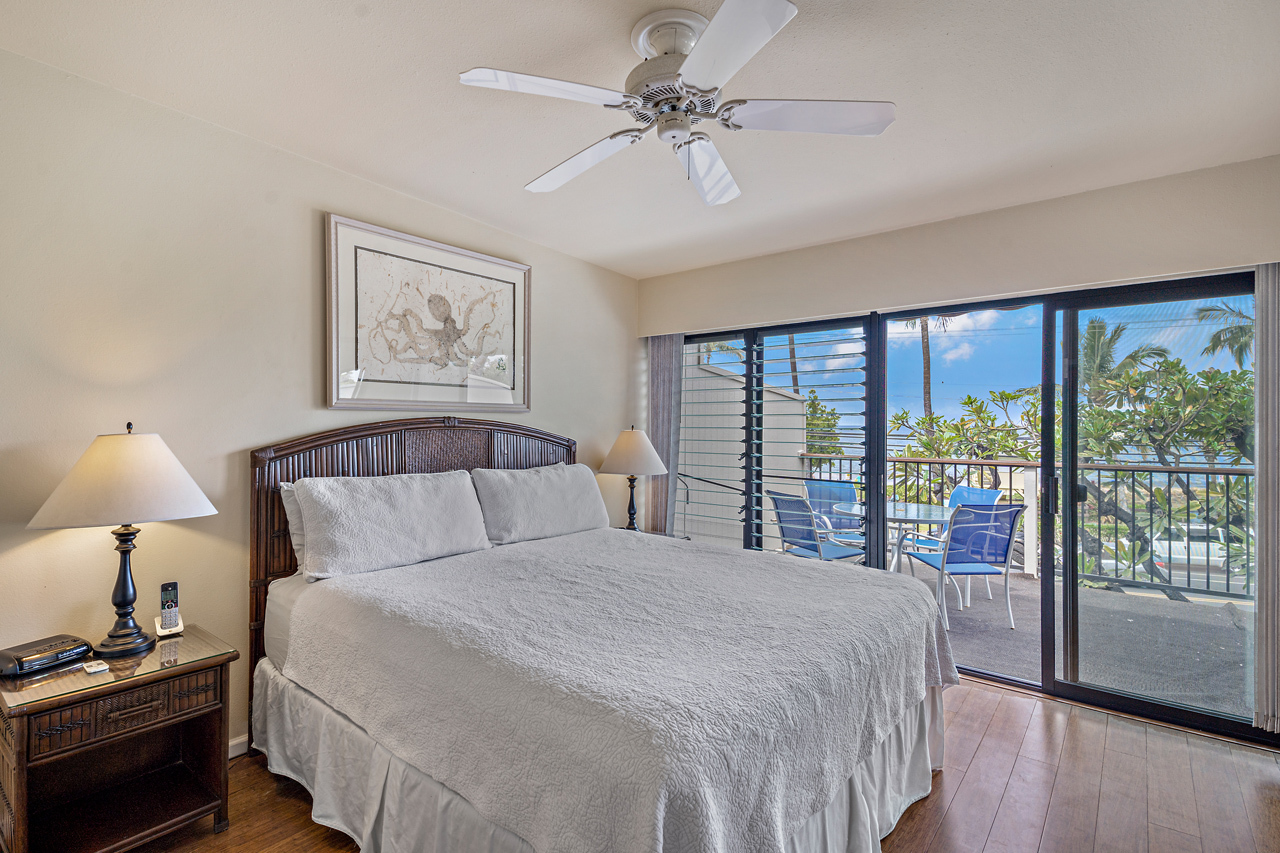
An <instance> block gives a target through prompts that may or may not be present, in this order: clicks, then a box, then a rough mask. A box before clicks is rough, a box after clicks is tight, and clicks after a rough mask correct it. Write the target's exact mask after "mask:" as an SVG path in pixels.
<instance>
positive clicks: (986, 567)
mask: <svg viewBox="0 0 1280 853" xmlns="http://www.w3.org/2000/svg"><path fill="white" fill-rule="evenodd" d="M1026 509H1027V508H1026V507H1025V506H1024V505H1022V504H1001V505H998V506H997V505H994V504H988V505H985V506H977V505H970V504H961V505H960V506H958V507H956V511H955V513H954V514H953V515H952V516H951V524H950V525H949V526H948V529H947V535H946V538H945V539H944V540H943V548H942V550H941V551H913V552H909V553H908V554H907V556H908V557H909V558H911V559H914V560H919V561H920V562H922V563H924V564H925V565H926V566H931V567H933V568H934V569H936V570H937V572H938V587H937V594H938V607H939V609H940V610H941V611H942V626H943V627H944V628H947V629H948V630H950V628H951V625H950V623H949V622H948V620H947V594H946V590H947V580H948V579H950V581H951V583H952V585H953V586H955V588H956V597H957V599H959V600H960V609H961V610H963V609H964V608H965V606H966V605H968V604H969V601H968V594H967V590H968V586H969V578H971V577H972V576H974V575H981V576H984V577H988V578H989V577H990V576H991V575H1003V576H1004V606H1005V610H1007V611H1008V612H1009V628H1010V629H1012V628H1013V627H1014V624H1013V602H1012V601H1011V600H1010V598H1009V565H1010V564H1011V563H1012V562H1013V538H1014V534H1015V533H1016V532H1017V529H1018V521H1019V520H1020V519H1021V518H1022V513H1023V512H1025V511H1026ZM958 576H963V577H964V579H965V588H966V595H965V596H964V598H961V597H960V584H959V583H957V582H956V577H958ZM987 597H988V598H991V585H990V583H988V584H987Z"/></svg>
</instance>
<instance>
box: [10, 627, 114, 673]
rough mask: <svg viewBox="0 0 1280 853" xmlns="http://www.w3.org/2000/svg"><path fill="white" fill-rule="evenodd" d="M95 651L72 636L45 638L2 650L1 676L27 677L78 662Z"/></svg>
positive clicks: (86, 642)
mask: <svg viewBox="0 0 1280 853" xmlns="http://www.w3.org/2000/svg"><path fill="white" fill-rule="evenodd" d="M91 651H93V646H91V645H89V642H88V641H87V640H82V639H80V638H79V637H73V636H71V635H70V634H58V635H57V636H55V637H45V638H44V639H43V640H36V641H35V642H34V643H27V644H25V645H22V646H14V647H13V648H11V649H2V650H0V675H8V676H14V675H26V674H27V673H31V672H35V671H37V670H41V669H48V668H49V667H51V666H57V665H58V664H63V663H67V662H69V661H73V660H77V659H79V658H82V657H84V656H85V655H87V654H89V652H91Z"/></svg>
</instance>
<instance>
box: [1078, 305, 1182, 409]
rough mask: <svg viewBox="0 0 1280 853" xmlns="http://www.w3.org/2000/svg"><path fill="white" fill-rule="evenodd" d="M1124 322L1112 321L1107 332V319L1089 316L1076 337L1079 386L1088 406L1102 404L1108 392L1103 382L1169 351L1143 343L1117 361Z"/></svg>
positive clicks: (1125, 329) (1126, 326)
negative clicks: (1078, 360) (1081, 331)
mask: <svg viewBox="0 0 1280 853" xmlns="http://www.w3.org/2000/svg"><path fill="white" fill-rule="evenodd" d="M1128 328H1129V327H1128V325H1127V324H1125V323H1116V326H1115V328H1114V329H1111V330H1109V331H1108V329H1107V321H1106V320H1103V319H1102V318H1101V317H1091V318H1090V319H1089V322H1088V323H1087V324H1086V325H1085V328H1084V334H1083V335H1081V336H1080V389H1081V390H1082V391H1083V392H1084V396H1085V399H1086V400H1088V401H1089V403H1090V404H1091V405H1094V406H1103V405H1106V403H1107V400H1108V398H1109V397H1110V396H1111V391H1110V389H1109V388H1108V387H1107V384H1108V383H1109V382H1110V381H1112V380H1115V379H1117V378H1119V377H1120V376H1123V375H1124V374H1125V373H1128V372H1129V371H1130V370H1133V369H1135V368H1138V367H1142V366H1144V365H1146V364H1148V363H1150V362H1152V361H1155V360H1156V359H1160V358H1168V357H1169V350H1168V349H1167V348H1165V347H1162V346H1158V345H1156V344H1143V345H1142V346H1140V347H1136V348H1135V349H1133V350H1131V351H1130V352H1129V354H1128V355H1126V356H1125V357H1124V358H1122V359H1120V360H1119V361H1117V360H1116V350H1117V349H1118V348H1119V346H1120V339H1121V338H1123V337H1124V333H1125V332H1126V331H1127V330H1128Z"/></svg>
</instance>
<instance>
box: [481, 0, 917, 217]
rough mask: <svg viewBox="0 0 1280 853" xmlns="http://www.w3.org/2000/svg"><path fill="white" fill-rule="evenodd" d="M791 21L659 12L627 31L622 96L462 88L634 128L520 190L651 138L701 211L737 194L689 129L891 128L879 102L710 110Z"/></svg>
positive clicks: (777, 14) (748, 2)
mask: <svg viewBox="0 0 1280 853" xmlns="http://www.w3.org/2000/svg"><path fill="white" fill-rule="evenodd" d="M795 15H796V7H795V4H793V3H791V2H790V0H724V3H722V4H721V6H720V9H719V11H717V12H716V15H715V17H714V18H713V19H712V20H711V22H710V23H708V22H707V19H706V18H704V17H702V16H701V15H699V14H697V13H695V12H689V11H686V10H683V9H667V10H663V11H661V12H654V13H653V14H651V15H646V16H645V17H644V18H642V19H640V21H639V22H638V23H637V24H636V25H635V28H634V29H633V30H632V31H631V45H632V47H634V48H635V50H636V52H637V53H638V54H640V56H641V57H643V58H644V61H643V62H641V63H640V64H639V65H637V66H636V67H635V69H634V70H633V71H632V72H631V73H630V74H629V75H628V76H627V82H626V84H625V88H626V91H625V92H617V91H614V90H612V89H602V88H600V87H598V86H587V85H584V84H582V83H570V82H568V81H565V80H555V79H552V78H550V77H535V76H533V75H530V74H516V73H514V72H511V71H499V70H498V69H496V68H473V69H471V70H470V71H467V72H464V73H463V74H462V75H460V79H461V81H462V82H463V83H465V84H466V85H468V86H481V87H484V88H487V89H506V90H508V91H511V92H526V93H528V94H531V95H547V96H550V97H552V98H565V99H568V100H571V101H583V102H585V103H588V104H597V105H599V106H602V107H605V108H606V109H611V110H623V111H625V112H628V113H630V114H631V115H632V117H634V118H635V120H636V121H638V122H639V123H640V124H641V125H642V126H641V127H639V128H634V127H632V128H627V129H626V130H620V131H618V132H617V133H615V134H612V135H611V136H606V137H605V138H604V139H602V140H600V141H599V142H597V143H596V144H595V145H592V146H591V147H590V148H587V149H585V150H583V151H580V152H578V153H577V154H575V155H573V156H572V157H570V158H569V159H568V160H565V161H564V162H563V163H561V164H560V165H559V166H556V167H555V168H554V169H552V170H551V171H549V172H547V173H546V174H544V175H542V176H541V177H538V178H536V179H534V180H533V181H532V182H530V183H528V184H526V185H525V189H527V190H529V191H530V192H535V193H542V192H550V191H551V190H554V189H558V188H559V187H561V186H564V185H565V184H566V183H568V182H569V181H570V180H572V179H573V178H576V177H577V176H578V175H581V174H582V173H583V172H585V171H586V170H587V169H590V168H591V167H592V166H595V165H596V164H598V163H601V162H603V161H604V160H605V159H606V158H608V157H611V156H612V155H614V154H616V153H618V152H619V151H621V150H622V149H624V148H626V147H627V146H629V145H633V144H635V143H636V142H639V141H640V140H641V139H643V138H644V136H645V134H647V133H649V132H650V131H653V132H654V133H655V134H656V135H657V137H658V138H659V139H661V140H662V141H663V142H669V143H671V147H672V149H674V151H675V153H676V156H677V157H678V158H679V159H680V164H681V166H683V167H684V170H685V173H686V174H687V175H688V176H689V179H690V180H691V181H693V184H694V186H696V187H697V188H698V193H699V194H700V195H701V196H702V200H703V201H704V202H706V203H707V204H724V203H725V202H726V201H732V200H733V199H735V198H737V197H738V196H739V195H741V194H742V191H741V190H739V189H738V185H737V184H736V183H735V182H734V180H733V175H731V174H729V169H728V167H727V166H725V164H724V161H723V160H722V159H720V152H718V151H717V150H716V146H715V143H713V142H712V141H711V137H709V136H707V134H705V133H702V132H700V131H694V130H693V125H695V124H699V123H701V122H704V121H714V122H716V123H718V124H719V125H720V126H721V127H723V128H725V129H726V130H790V131H802V132H808V133H840V134H845V135H848V136H878V135H879V134H880V133H882V132H883V131H884V129H885V128H886V127H888V126H889V125H890V124H892V123H893V115H894V113H893V110H894V107H893V104H892V103H889V102H887V101H746V100H739V101H725V102H723V103H722V102H721V101H720V89H721V87H723V86H724V85H725V84H726V83H728V82H729V79H730V78H731V77H733V75H734V74H737V73H738V71H739V70H740V69H741V68H742V66H744V65H746V64H747V62H748V61H750V59H751V57H753V56H755V55H756V53H757V52H758V51H759V50H760V49H761V48H762V47H764V46H765V45H766V44H767V43H768V42H769V39H771V38H773V37H774V36H775V35H777V34H778V33H779V32H780V31H781V30H782V28H783V27H785V26H786V25H787V23H788V22H790V20H791V19H792V18H794V17H795Z"/></svg>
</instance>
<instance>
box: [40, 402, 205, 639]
mask: <svg viewBox="0 0 1280 853" xmlns="http://www.w3.org/2000/svg"><path fill="white" fill-rule="evenodd" d="M215 513H217V510H216V509H214V507H213V504H211V503H209V499H208V498H206V497H205V496H204V492H202V491H200V487H199V486H197V485H196V483H195V480H192V479H191V475H190V474H188V473H187V471H186V469H185V468H183V467H182V463H181V462H179V461H178V459H177V457H176V456H174V455H173V451H171V450H170V449H169V447H168V446H167V445H166V444H165V443H164V441H163V440H162V439H161V438H160V436H158V435H148V434H144V433H140V434H137V435H135V434H134V433H133V424H129V425H128V432H127V433H125V434H123V435H120V434H116V435H100V436H98V437H97V438H95V439H94V440H93V444H90V445H89V449H88V450H86V451H85V452H84V455H83V456H81V457H80V460H79V461H78V462H76V464H75V466H74V467H72V469H71V471H70V472H69V473H68V474H67V476H66V477H64V478H63V480H62V482H61V483H59V484H58V488H56V489H54V490H53V494H52V495H50V496H49V499H48V500H47V501H45V502H44V506H42V507H40V511H39V512H37V513H36V517H35V518H33V519H31V523H30V524H28V525H27V529H28V530H49V529H52V528H62V527H110V526H113V525H117V524H118V525H120V526H119V527H117V528H116V529H115V530H113V531H111V532H112V534H113V535H114V536H115V537H116V550H117V551H119V552H120V572H119V574H118V576H117V577H116V588H115V591H114V593H113V594H112V596H111V604H112V605H113V606H114V607H115V609H116V624H115V627H114V628H112V629H111V631H110V633H108V634H107V637H106V639H105V640H103V641H102V642H101V643H98V644H97V645H96V646H94V650H95V651H96V652H97V653H98V654H99V655H101V656H103V657H123V656H125V655H133V654H139V653H141V652H146V651H150V650H151V649H152V648H153V647H154V646H155V644H156V640H155V637H152V636H151V635H150V634H148V633H146V632H144V631H143V630H142V629H141V628H139V627H138V623H137V622H135V621H134V619H133V604H134V602H135V601H137V599H138V592H137V590H136V589H135V588H134V586H133V572H132V570H131V569H130V567H129V554H130V553H131V552H132V551H133V549H134V544H133V540H134V537H136V536H137V535H138V528H136V527H134V526H133V525H134V523H135V522H142V521H170V520H173V519H178V518H196V517H197V516H202V515H214V514H215Z"/></svg>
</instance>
